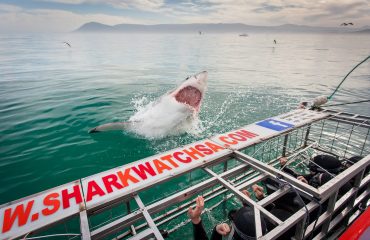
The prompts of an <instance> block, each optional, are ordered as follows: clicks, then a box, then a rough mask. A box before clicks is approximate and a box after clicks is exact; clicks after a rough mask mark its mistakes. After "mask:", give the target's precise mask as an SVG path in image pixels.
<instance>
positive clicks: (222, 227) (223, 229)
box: [216, 223, 230, 236]
mask: <svg viewBox="0 0 370 240" xmlns="http://www.w3.org/2000/svg"><path fill="white" fill-rule="evenodd" d="M216 231H217V232H218V233H219V234H221V235H222V236H226V235H227V234H229V232H230V226H229V225H228V224H227V223H220V224H218V225H217V226H216Z"/></svg>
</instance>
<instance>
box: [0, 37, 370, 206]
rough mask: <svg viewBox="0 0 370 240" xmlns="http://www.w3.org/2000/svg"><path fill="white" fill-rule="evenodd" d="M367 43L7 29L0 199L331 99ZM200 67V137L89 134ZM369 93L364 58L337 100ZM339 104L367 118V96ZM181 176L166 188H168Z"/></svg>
mask: <svg viewBox="0 0 370 240" xmlns="http://www.w3.org/2000/svg"><path fill="white" fill-rule="evenodd" d="M274 39H276V40H277V44H274V43H273V40H274ZM64 41H68V42H69V43H70V44H71V47H68V46H67V45H66V44H64V43H63V42H64ZM369 42H370V35H354V34H321V35H320V34H288V33H284V34H283V33H274V34H273V33H264V34H262V33H259V34H250V35H249V37H239V36H238V34H203V35H196V34H194V35H191V34H178V35H172V34H134V35H132V34H130V35H129V34H54V35H42V34H38V35H27V34H22V35H0V174H1V178H0V204H2V203H6V202H9V201H12V200H16V199H19V198H22V197H25V196H27V195H30V194H34V193H37V192H40V191H43V190H46V189H48V188H52V187H55V186H58V185H61V184H64V183H67V182H71V181H73V180H76V179H80V178H83V177H86V176H89V175H92V174H95V173H98V172H102V171H105V170H108V169H111V168H113V167H117V166H121V165H124V164H127V163H130V162H133V161H136V160H139V159H142V158H145V157H148V156H151V155H154V154H157V153H161V152H164V151H166V150H170V149H173V148H176V147H179V146H182V145H185V144H188V143H191V142H194V141H196V140H200V139H204V138H206V137H210V136H212V135H215V134H217V133H222V132H226V131H230V130H232V129H235V128H238V127H240V126H244V125H247V124H250V123H253V122H255V121H257V120H261V119H264V118H267V117H270V116H274V115H277V114H280V113H283V112H286V111H289V110H291V109H293V108H295V107H296V106H297V104H298V103H299V102H300V101H302V100H308V99H312V98H314V97H316V96H318V95H330V94H331V92H332V91H333V90H334V89H335V87H336V86H337V84H338V83H339V82H340V80H341V79H342V78H343V76H344V75H345V74H346V73H347V72H348V71H349V70H350V69H351V68H352V67H353V66H354V65H356V64H357V63H358V62H360V61H361V60H363V59H364V58H365V57H366V56H368V55H369V54H370V45H369ZM203 70H207V71H208V90H207V93H206V96H205V99H204V102H203V105H202V109H201V112H200V115H199V119H200V125H199V131H198V133H197V134H190V133H185V134H182V135H179V136H167V137H164V138H162V139H146V138H144V137H141V136H138V135H135V134H133V133H122V132H109V133H102V134H94V135H91V134H88V130H89V129H90V128H92V127H95V126H97V125H100V124H103V123H107V122H112V121H125V120H127V119H129V118H130V116H132V115H133V114H134V113H135V112H136V111H137V109H138V107H141V106H144V105H145V104H147V103H149V102H151V101H154V100H155V99H157V98H158V97H160V96H161V95H163V94H165V93H166V92H168V91H169V90H171V89H173V88H175V87H176V86H177V85H178V84H180V83H181V82H182V81H183V80H184V79H185V78H186V77H187V76H188V75H192V74H195V73H197V72H200V71H203ZM369 96H370V62H367V63H365V64H363V65H362V66H361V67H360V68H358V69H357V70H356V71H355V72H354V73H353V74H352V75H351V76H350V77H349V78H348V79H347V80H346V82H345V83H344V84H343V86H342V88H341V89H340V91H339V92H338V93H337V94H336V96H335V97H334V99H333V103H341V102H349V101H356V100H363V99H368V98H369ZM338 109H341V110H345V111H349V112H355V113H361V114H365V115H370V107H369V105H368V104H359V105H350V106H341V107H340V108H338ZM183 181H186V179H185V180H181V181H177V182H176V183H175V184H173V183H171V184H167V185H166V184H164V185H163V186H162V189H159V190H160V191H162V192H171V190H176V189H177V188H179V187H180V188H181V187H183V186H185V185H186V182H183ZM152 198H155V197H154V196H153V195H152V194H146V195H144V200H146V201H148V202H150V201H151V200H152Z"/></svg>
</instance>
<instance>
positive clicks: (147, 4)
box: [41, 0, 164, 11]
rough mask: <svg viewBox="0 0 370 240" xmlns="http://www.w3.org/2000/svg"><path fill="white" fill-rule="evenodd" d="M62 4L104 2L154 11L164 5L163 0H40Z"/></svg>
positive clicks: (127, 7)
mask: <svg viewBox="0 0 370 240" xmlns="http://www.w3.org/2000/svg"><path fill="white" fill-rule="evenodd" d="M41 1H44V2H57V3H64V4H105V5H110V6H112V7H114V8H123V9H130V8H132V9H140V10H145V11H155V10H157V9H159V8H161V7H162V6H164V0H76V1H75V0H41Z"/></svg>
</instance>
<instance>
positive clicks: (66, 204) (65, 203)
mask: <svg viewBox="0 0 370 240" xmlns="http://www.w3.org/2000/svg"><path fill="white" fill-rule="evenodd" d="M71 198H75V199H76V204H79V203H80V202H82V195H81V190H80V186H79V185H75V186H73V192H71V193H68V190H67V189H64V190H63V191H62V201H63V209H66V208H69V199H71Z"/></svg>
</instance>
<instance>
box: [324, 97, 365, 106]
mask: <svg viewBox="0 0 370 240" xmlns="http://www.w3.org/2000/svg"><path fill="white" fill-rule="evenodd" d="M363 102H370V99H367V100H362V101H356V102H347V103H338V104H331V105H324V106H322V107H334V106H342V105H349V104H355V103H363Z"/></svg>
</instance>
